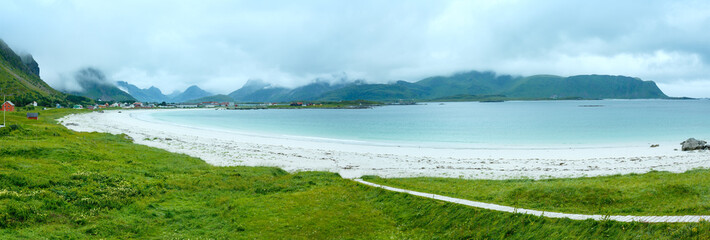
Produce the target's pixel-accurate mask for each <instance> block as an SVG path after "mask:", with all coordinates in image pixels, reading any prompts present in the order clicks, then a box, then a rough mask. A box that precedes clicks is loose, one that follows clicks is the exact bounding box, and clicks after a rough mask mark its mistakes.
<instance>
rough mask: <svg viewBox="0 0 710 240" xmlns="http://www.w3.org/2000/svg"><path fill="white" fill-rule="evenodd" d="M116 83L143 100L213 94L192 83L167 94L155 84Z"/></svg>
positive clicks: (184, 99) (163, 100)
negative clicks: (142, 85) (147, 85)
mask: <svg viewBox="0 0 710 240" xmlns="http://www.w3.org/2000/svg"><path fill="white" fill-rule="evenodd" d="M116 84H117V85H118V87H119V88H120V89H121V90H123V91H125V92H127V93H129V94H130V95H131V96H133V97H135V98H136V99H138V100H139V101H142V102H186V101H190V100H194V99H198V98H204V97H208V96H212V95H213V94H212V93H209V92H207V91H205V90H202V89H201V88H200V87H198V86H197V85H192V86H190V87H188V88H187V89H185V91H182V92H180V91H176V92H173V93H171V94H169V95H165V94H163V92H162V91H160V89H158V88H157V87H154V86H151V87H149V88H143V89H142V88H139V87H137V86H135V85H133V84H130V83H128V82H125V81H118V82H116ZM231 101H234V100H231Z"/></svg>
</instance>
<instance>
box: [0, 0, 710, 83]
mask: <svg viewBox="0 0 710 240" xmlns="http://www.w3.org/2000/svg"><path fill="white" fill-rule="evenodd" d="M0 38H2V39H4V40H5V42H7V43H8V45H10V46H11V47H12V48H13V49H15V50H16V51H18V52H29V53H31V54H32V55H33V56H34V57H35V59H36V60H37V61H38V62H39V65H40V68H41V77H42V78H43V79H44V80H45V81H47V82H48V83H49V84H50V85H52V86H54V87H59V88H61V87H62V86H64V85H66V84H65V83H64V82H65V81H66V80H68V79H71V77H72V76H73V74H74V72H75V71H76V70H78V69H80V68H83V67H87V66H93V67H96V68H99V69H101V70H102V71H104V72H105V73H106V75H107V76H108V77H109V78H110V79H112V80H122V81H127V82H129V83H132V84H135V85H137V86H139V87H142V88H146V87H149V86H151V85H154V86H156V87H159V88H160V89H162V90H163V92H164V93H166V94H167V93H170V92H171V91H173V90H184V88H186V87H188V86H189V85H193V84H197V85H198V86H200V87H202V88H204V89H206V90H208V91H212V92H215V93H229V92H231V91H233V90H236V89H238V88H240V87H241V86H242V85H243V84H244V83H245V82H246V81H247V80H248V79H262V80H264V81H267V82H272V83H276V84H279V85H282V86H287V87H292V86H297V85H302V84H306V83H308V82H310V81H312V80H313V79H314V78H317V77H321V78H328V77H330V76H333V75H336V76H340V75H343V74H346V75H347V76H348V77H349V78H352V79H365V80H367V81H369V82H391V81H395V80H405V81H417V80H420V79H421V78H424V77H428V76H433V75H450V74H452V73H455V72H459V71H468V70H479V71H483V70H493V71H496V72H498V73H501V74H513V75H533V74H556V75H562V76H570V75H578V74H612V75H627V76H633V77H640V78H642V79H644V80H653V81H655V82H656V83H658V85H659V87H661V89H662V90H663V91H664V92H666V93H667V94H668V95H671V96H691V97H710V1H647V0H644V1H631V0H630V1H618V0H611V1H604V0H602V1H599V0H597V1H581V0H580V1H569V0H559V1H556V0H549V1H548V0H535V1H488V0H487V1H442V0H436V1H395V0H392V1H382V0H374V1H366V0H357V1H352V0H342V1H336V0H329V1H292V0H285V1H266V0H264V1H234V0H229V1H217V0H210V1H198V0H194V1H177V0H170V1H144V0H140V1H125V0H122V1H97V0H87V1H52V0H43V1H32V0H17V1H8V0H0Z"/></svg>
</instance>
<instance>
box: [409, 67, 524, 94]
mask: <svg viewBox="0 0 710 240" xmlns="http://www.w3.org/2000/svg"><path fill="white" fill-rule="evenodd" d="M518 79H519V78H514V77H512V76H510V75H501V76H498V75H496V74H495V73H494V72H477V71H470V72H464V73H457V74H454V75H451V76H448V77H443V76H436V77H430V78H425V79H422V80H421V81H418V82H416V84H418V85H421V86H425V87H428V88H430V89H431V90H430V91H428V92H427V93H426V94H425V96H422V97H423V98H424V99H434V98H441V97H446V96H454V95H462V94H466V95H489V94H497V93H500V92H503V91H505V90H507V89H509V88H510V87H511V86H512V85H513V84H515V83H516V81H517V80H518Z"/></svg>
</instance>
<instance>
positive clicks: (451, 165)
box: [59, 109, 710, 179]
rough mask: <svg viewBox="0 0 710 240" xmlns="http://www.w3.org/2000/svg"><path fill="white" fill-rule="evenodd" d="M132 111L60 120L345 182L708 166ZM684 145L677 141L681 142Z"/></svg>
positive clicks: (646, 156)
mask: <svg viewBox="0 0 710 240" xmlns="http://www.w3.org/2000/svg"><path fill="white" fill-rule="evenodd" d="M155 111H205V110H197V109H195V110H129V111H116V110H114V111H105V112H104V113H98V112H92V113H86V114H72V115H68V116H65V117H63V118H61V119H59V122H60V123H61V124H62V125H64V126H66V127H67V128H69V129H71V130H74V131H83V132H105V133H111V134H126V135H128V136H130V137H131V138H133V139H134V142H135V143H137V144H143V145H147V146H151V147H157V148H161V149H165V150H167V151H170V152H175V153H183V154H187V155H190V156H194V157H198V158H201V159H203V160H204V161H206V162H207V163H209V164H212V165H216V166H234V165H243V166H273V167H279V168H282V169H284V170H286V171H289V172H296V171H330V172H336V173H339V174H340V175H341V176H342V177H344V178H359V177H361V176H363V175H377V176H380V177H422V176H427V177H456V178H467V179H519V178H531V179H544V178H569V177H590V176H603V175H614V174H628V173H645V172H649V171H653V170H657V171H669V172H685V171H687V170H691V169H695V168H705V167H707V166H710V153H709V152H707V151H706V152H682V151H677V150H676V149H677V148H678V147H679V145H678V146H676V145H677V143H661V144H660V146H659V147H655V148H650V147H649V146H646V145H636V146H625V147H608V146H607V147H604V146H601V147H600V146H576V147H573V148H539V147H525V146H521V147H515V148H505V147H503V148H490V147H482V148H429V147H426V146H406V145H403V146H398V145H377V144H362V143H349V142H347V141H328V140H324V139H314V138H311V139H309V138H307V137H303V138H285V137H284V138H282V137H273V136H264V135H259V134H252V133H237V132H229V131H220V130H215V129H205V128H195V127H190V126H180V125H176V124H171V123H168V122H160V121H148V120H145V119H141V118H139V117H137V116H140V115H143V114H151V113H153V112H155ZM679 141H682V140H679Z"/></svg>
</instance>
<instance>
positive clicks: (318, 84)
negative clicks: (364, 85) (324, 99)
mask: <svg viewBox="0 0 710 240" xmlns="http://www.w3.org/2000/svg"><path fill="white" fill-rule="evenodd" d="M346 86H347V84H346V83H345V82H338V83H330V82H327V81H319V80H316V81H314V82H313V83H311V84H308V85H305V86H302V87H298V88H295V89H293V90H291V91H289V92H288V93H287V94H285V95H284V96H283V99H280V101H295V100H303V101H312V100H316V99H318V98H319V97H321V96H323V94H325V93H327V92H330V91H334V90H338V89H341V88H344V87H346Z"/></svg>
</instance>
